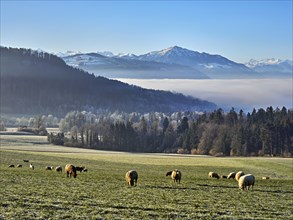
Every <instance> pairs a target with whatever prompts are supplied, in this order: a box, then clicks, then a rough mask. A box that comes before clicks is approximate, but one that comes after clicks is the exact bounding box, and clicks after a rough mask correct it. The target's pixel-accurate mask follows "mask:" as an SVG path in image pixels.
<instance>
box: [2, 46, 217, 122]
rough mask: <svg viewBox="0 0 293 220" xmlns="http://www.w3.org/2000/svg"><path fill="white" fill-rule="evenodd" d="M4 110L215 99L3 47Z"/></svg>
mask: <svg viewBox="0 0 293 220" xmlns="http://www.w3.org/2000/svg"><path fill="white" fill-rule="evenodd" d="M0 49H1V109H0V110H1V113H9V114H49V113H50V114H55V115H59V116H62V115H65V114H66V113H67V112H69V111H72V110H93V111H94V110H95V109H98V108H102V109H108V110H110V111H115V110H119V111H125V112H134V111H136V112H151V111H160V112H172V111H183V110H185V111H210V110H214V109H215V108H216V105H215V104H213V103H211V102H208V101H203V100H200V99H196V98H193V97H187V96H184V95H182V94H174V93H171V92H167V91H156V90H147V89H142V88H140V87H137V86H131V85H128V84H125V83H122V82H119V81H115V80H109V79H107V78H104V77H96V76H94V75H93V74H89V73H87V72H84V71H82V70H79V69H75V68H73V67H70V66H68V65H66V64H65V62H64V61H63V60H62V59H60V58H58V57H57V56H54V55H51V54H48V53H44V52H39V51H33V50H30V49H16V48H6V47H1V48H0Z"/></svg>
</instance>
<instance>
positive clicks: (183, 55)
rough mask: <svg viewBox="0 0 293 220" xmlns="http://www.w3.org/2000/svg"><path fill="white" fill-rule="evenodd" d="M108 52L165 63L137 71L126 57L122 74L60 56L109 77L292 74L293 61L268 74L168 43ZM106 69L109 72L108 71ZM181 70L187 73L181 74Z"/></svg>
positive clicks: (124, 57)
mask: <svg viewBox="0 0 293 220" xmlns="http://www.w3.org/2000/svg"><path fill="white" fill-rule="evenodd" d="M97 53H99V52H97ZM87 54H88V53H87ZM107 54H111V56H107V57H108V58H110V59H123V60H132V61H133V62H134V61H142V62H156V63H160V64H161V65H163V64H165V66H163V67H161V68H160V69H156V68H154V69H152V70H149V69H148V71H145V69H144V67H143V65H141V64H142V63H138V64H137V66H138V67H139V66H140V68H136V71H133V69H132V68H129V69H128V68H127V62H126V61H125V62H126V63H125V64H124V67H123V68H124V70H125V71H127V72H128V74H126V75H125V73H123V71H122V70H121V69H119V68H117V67H115V66H114V67H113V68H112V69H111V65H110V66H108V67H107V71H105V70H104V71H103V68H102V67H101V66H99V64H97V65H96V66H95V67H93V66H91V67H88V66H87V64H88V63H87V62H86V61H85V62H83V64H82V65H80V66H79V65H78V64H77V63H78V61H72V60H71V61H70V62H69V61H68V57H67V58H66V57H63V58H64V60H65V62H66V63H68V64H69V65H74V66H76V67H78V66H79V67H80V68H81V69H85V70H86V71H90V72H93V73H95V74H97V75H99V74H100V75H103V76H106V77H110V78H141V79H144V78H146V79H150V78H156V79H161V78H170V79H176V78H178V79H188V78H189V79H208V78H211V79H242V78H267V77H273V78H278V74H279V76H280V77H281V78H283V77H291V75H292V61H291V65H290V64H289V68H287V70H286V71H284V67H282V66H275V67H274V68H273V70H271V71H273V74H272V73H271V74H268V71H264V70H262V69H260V68H259V67H257V68H253V67H252V66H249V65H248V64H247V63H244V64H242V63H237V62H234V61H232V60H229V59H228V58H226V57H223V56H221V55H217V54H215V55H213V54H209V53H206V52H201V53H200V52H198V51H192V50H189V49H186V48H182V47H179V46H173V47H168V48H165V49H162V50H159V51H152V52H149V53H146V54H141V55H135V54H132V53H126V54H125V53H120V54H117V55H114V54H113V53H112V52H109V51H108V52H107ZM80 55H81V54H80ZM120 62H123V61H120ZM289 62H290V61H289ZM148 64H150V63H148ZM144 65H146V63H145V64H144ZM168 65H181V67H183V66H184V67H185V69H184V68H183V69H181V71H179V70H178V68H177V69H176V68H175V69H174V70H173V69H172V66H168ZM177 67H178V66H177ZM186 67H189V68H192V69H190V70H189V72H186ZM110 70H111V71H110ZM109 71H110V72H111V73H109ZM120 72H122V74H119V73H120ZM184 72H186V73H185V74H184ZM168 74H169V76H168Z"/></svg>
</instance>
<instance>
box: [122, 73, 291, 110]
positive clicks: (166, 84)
mask: <svg viewBox="0 0 293 220" xmlns="http://www.w3.org/2000/svg"><path fill="white" fill-rule="evenodd" d="M117 80H119V81H122V82H125V83H128V84H133V85H137V86H141V87H143V88H148V89H160V90H168V91H172V92H179V93H183V94H185V95H190V96H194V97H197V98H201V99H205V100H208V101H212V102H214V103H216V104H217V105H218V106H219V107H221V108H223V109H224V110H229V109H231V107H234V108H235V109H238V110H239V109H243V110H245V111H252V109H253V108H256V109H259V108H264V109H265V108H267V107H268V106H272V107H274V108H276V107H279V108H282V107H283V106H285V107H286V108H292V98H293V97H292V96H293V95H292V94H293V79H231V80H222V79H221V80H218V79H208V80H193V79H121V78H120V79H117Z"/></svg>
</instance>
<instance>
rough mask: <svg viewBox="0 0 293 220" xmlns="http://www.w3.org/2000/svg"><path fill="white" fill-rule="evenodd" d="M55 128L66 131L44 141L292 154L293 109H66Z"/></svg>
mask: <svg viewBox="0 0 293 220" xmlns="http://www.w3.org/2000/svg"><path fill="white" fill-rule="evenodd" d="M60 129H61V130H62V132H65V134H67V135H65V136H64V135H61V134H59V135H54V134H51V135H50V137H49V139H50V138H51V139H54V140H57V141H56V142H60V139H62V141H63V142H62V141H61V143H64V145H66V146H77V147H86V148H95V149H104V150H120V151H132V152H170V153H171V152H173V153H176V152H177V153H192V154H209V155H214V156H257V155H258V156H263V155H271V156H273V155H276V156H292V155H293V146H292V145H293V112H292V110H287V109H286V108H285V107H283V108H282V109H279V108H276V109H273V108H272V107H268V108H267V109H266V110H264V109H259V110H258V111H256V110H255V109H254V110H253V111H252V112H251V113H247V114H245V113H244V112H243V111H240V112H236V111H235V110H234V109H233V108H232V109H231V110H230V112H228V113H225V112H224V111H223V110H222V109H217V110H215V111H214V112H211V113H203V114H195V113H194V112H185V113H174V114H172V115H165V114H159V113H151V114H148V115H139V114H134V113H133V114H126V115H124V116H123V117H120V118H118V119H117V118H116V119H115V120H114V119H113V118H111V117H104V116H101V115H96V114H91V113H87V112H70V113H68V114H67V115H66V117H65V118H64V119H63V120H61V123H60ZM52 142H53V143H54V141H52Z"/></svg>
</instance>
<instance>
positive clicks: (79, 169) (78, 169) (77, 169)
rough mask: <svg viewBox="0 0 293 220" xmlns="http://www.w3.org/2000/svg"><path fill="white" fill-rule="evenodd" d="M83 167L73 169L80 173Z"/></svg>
mask: <svg viewBox="0 0 293 220" xmlns="http://www.w3.org/2000/svg"><path fill="white" fill-rule="evenodd" d="M84 168H85V167H75V169H76V171H79V172H80V173H81V172H82V171H83V170H84Z"/></svg>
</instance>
